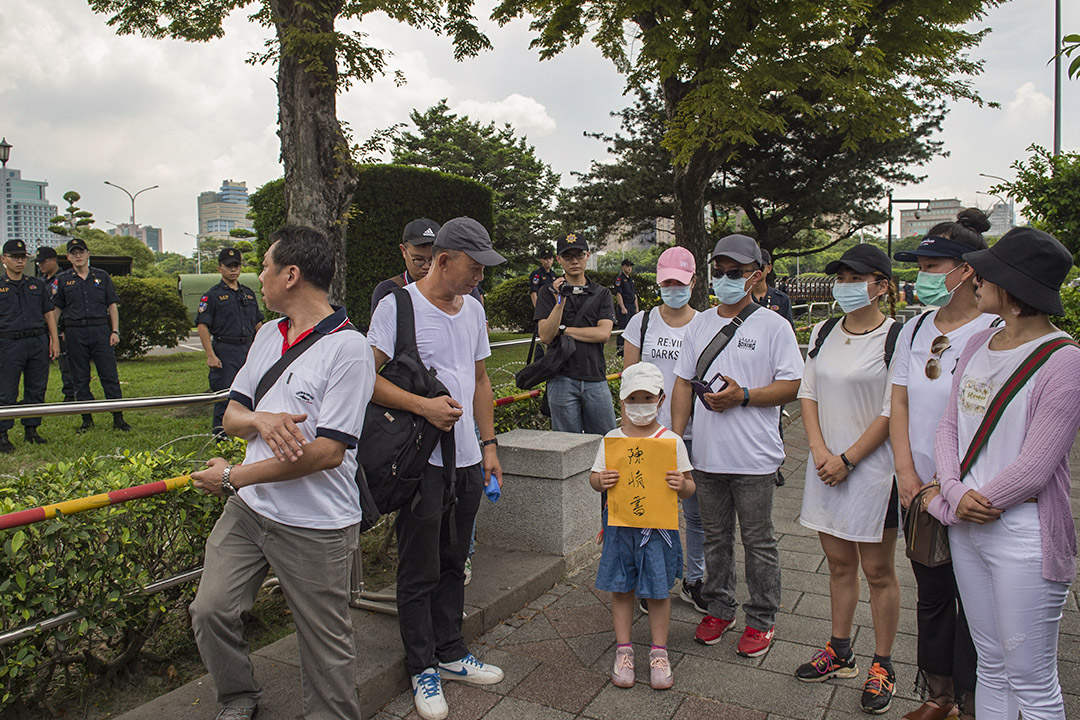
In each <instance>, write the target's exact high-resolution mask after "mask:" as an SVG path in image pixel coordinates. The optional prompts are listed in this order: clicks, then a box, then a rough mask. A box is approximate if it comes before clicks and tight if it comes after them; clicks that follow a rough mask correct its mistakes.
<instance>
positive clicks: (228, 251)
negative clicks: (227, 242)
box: [217, 247, 243, 265]
mask: <svg viewBox="0 0 1080 720" xmlns="http://www.w3.org/2000/svg"><path fill="white" fill-rule="evenodd" d="M217 261H218V265H232V264H233V263H240V262H242V261H243V257H242V256H241V255H240V251H239V250H237V249H236V248H231V247H230V248H223V249H222V250H221V252H219V253H218V256H217Z"/></svg>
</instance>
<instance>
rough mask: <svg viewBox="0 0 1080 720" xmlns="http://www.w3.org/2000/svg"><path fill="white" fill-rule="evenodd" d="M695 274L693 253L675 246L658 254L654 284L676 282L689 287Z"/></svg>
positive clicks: (695, 264) (695, 265)
mask: <svg viewBox="0 0 1080 720" xmlns="http://www.w3.org/2000/svg"><path fill="white" fill-rule="evenodd" d="M695 272H697V263H696V262H694V253H692V252H690V251H689V250H687V249H686V248H684V247H681V246H679V245H676V246H675V247H670V248H668V249H667V250H665V251H664V252H662V253H660V258H659V259H658V260H657V261H656V282H657V283H662V282H664V281H665V280H676V281H678V282H681V283H682V284H683V285H689V284H690V281H691V280H692V279H693V277H694V273H695Z"/></svg>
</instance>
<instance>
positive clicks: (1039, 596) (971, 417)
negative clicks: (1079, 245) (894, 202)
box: [921, 228, 1080, 720]
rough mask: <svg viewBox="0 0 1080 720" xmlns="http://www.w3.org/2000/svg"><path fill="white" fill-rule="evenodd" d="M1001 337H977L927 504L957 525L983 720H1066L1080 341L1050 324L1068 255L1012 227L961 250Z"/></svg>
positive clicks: (959, 373)
mask: <svg viewBox="0 0 1080 720" xmlns="http://www.w3.org/2000/svg"><path fill="white" fill-rule="evenodd" d="M964 261H965V262H967V263H968V264H970V265H971V267H972V268H973V269H974V271H975V273H976V288H977V289H976V297H977V299H978V303H979V309H980V310H981V311H983V312H988V313H994V314H997V315H1000V316H1001V317H1002V319H1003V320H1004V321H1005V322H1004V325H1003V326H1002V327H1000V328H991V329H989V330H984V331H983V332H980V333H978V334H976V335H974V336H972V338H971V340H970V341H969V342H968V344H967V346H966V347H965V348H964V351H963V352H962V353H961V354H960V359H959V361H958V363H957V367H956V371H955V373H954V375H953V384H952V391H951V394H950V397H949V402H948V404H947V405H946V408H945V414H944V416H943V417H942V419H941V423H940V424H939V425H938V432H937V444H936V459H937V468H938V480H939V481H940V483H941V484H940V487H933V488H931V489H930V490H929V491H927V492H926V493H924V496H923V497H922V498H921V500H923V501H924V502H928V507H929V510H930V512H931V513H932V514H933V515H934V516H935V517H937V518H938V519H939V520H941V521H942V522H943V523H945V524H946V525H949V526H950V527H949V543H950V546H951V549H952V561H953V569H954V571H955V573H956V583H957V586H958V587H959V588H960V596H961V598H962V600H963V603H964V609H965V611H966V612H967V618H968V624H969V626H970V628H971V636H972V639H973V640H974V641H975V648H976V650H977V652H978V656H979V659H978V673H977V674H978V681H977V686H976V690H975V708H976V710H975V715H976V717H978V718H979V719H980V720H988V718H1002V719H1004V718H1010V719H1012V718H1016V717H1017V716H1018V714H1020V713H1022V714H1023V717H1024V718H1025V720H1064V718H1065V707H1064V702H1063V700H1062V695H1061V686H1060V684H1059V682H1058V675H1057V646H1058V629H1059V626H1060V624H1061V616H1062V607H1063V605H1064V603H1065V600H1066V598H1067V596H1068V593H1069V587H1070V585H1071V583H1072V581H1073V579H1074V577H1075V575H1076V529H1075V527H1074V525H1073V518H1072V511H1071V507H1070V504H1069V452H1070V450H1071V448H1072V444H1073V441H1074V440H1075V439H1076V434H1077V430H1078V429H1080V346H1078V345H1077V343H1076V342H1075V341H1074V340H1073V339H1072V338H1070V337H1069V336H1068V335H1067V334H1066V333H1064V332H1062V331H1061V330H1058V329H1057V328H1056V327H1054V325H1053V323H1051V321H1050V316H1051V315H1061V314H1063V309H1062V306H1061V294H1060V288H1061V284H1062V282H1063V281H1064V279H1065V276H1066V274H1067V273H1068V272H1069V269H1070V268H1071V267H1072V256H1071V255H1070V254H1069V252H1068V250H1066V249H1065V247H1064V246H1063V245H1062V244H1061V243H1060V242H1058V241H1057V240H1056V239H1055V238H1054V237H1053V236H1051V235H1049V234H1047V233H1045V232H1042V231H1041V230H1035V229H1033V228H1015V229H1013V230H1011V231H1009V232H1008V233H1006V234H1005V236H1004V237H1002V238H1001V240H1000V241H998V243H997V244H996V245H994V246H993V247H991V248H990V249H988V250H979V251H976V252H971V253H965V254H964Z"/></svg>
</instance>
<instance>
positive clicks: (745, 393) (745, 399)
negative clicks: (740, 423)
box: [742, 387, 750, 407]
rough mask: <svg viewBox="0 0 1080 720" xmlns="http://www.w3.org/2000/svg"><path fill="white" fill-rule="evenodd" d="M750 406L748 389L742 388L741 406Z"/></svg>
mask: <svg viewBox="0 0 1080 720" xmlns="http://www.w3.org/2000/svg"><path fill="white" fill-rule="evenodd" d="M749 404H750V388H748V387H744V388H743V389H742V406H743V407H746V406H747V405H749Z"/></svg>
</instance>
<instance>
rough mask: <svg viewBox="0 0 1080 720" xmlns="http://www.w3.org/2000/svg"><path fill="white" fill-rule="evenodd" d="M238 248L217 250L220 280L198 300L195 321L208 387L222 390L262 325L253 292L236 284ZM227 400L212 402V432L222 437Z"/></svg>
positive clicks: (237, 370) (234, 374) (238, 268)
mask: <svg viewBox="0 0 1080 720" xmlns="http://www.w3.org/2000/svg"><path fill="white" fill-rule="evenodd" d="M240 260H241V257H240V251H239V250H237V249H236V248H225V249H224V250H222V251H221V252H220V253H218V272H219V273H221V282H219V283H218V284H217V285H215V286H214V287H212V288H210V290H208V291H207V293H206V294H205V295H203V296H202V300H200V301H199V314H198V315H196V316H195V324H196V326H197V327H198V330H199V340H201V341H202V346H203V350H205V351H206V366H207V367H208V368H210V389H211V390H224V389H226V388H228V387H230V386H231V385H232V382H233V380H234V379H235V378H236V373H238V372H239V371H240V368H241V367H243V366H244V362H245V361H246V360H247V354H248V348H250V347H251V343H252V341H253V340H254V339H255V333H257V332H258V331H259V328H261V327H262V324H263V314H262V311H260V310H259V301H258V300H256V299H255V291H254V290H252V289H251V288H249V287H247V286H246V285H241V284H240ZM228 404H229V403H228V401H224V402H219V403H215V404H214V434H215V435H217V436H218V437H225V430H224V429H223V428H222V426H221V419H222V418H223V417H225V407H226V406H227V405H228Z"/></svg>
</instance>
